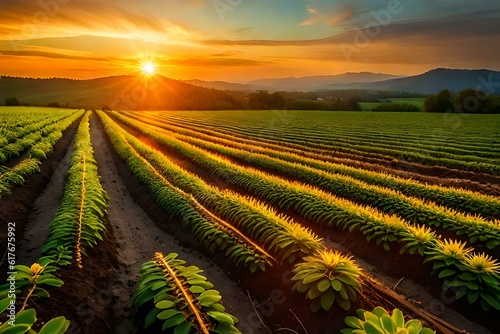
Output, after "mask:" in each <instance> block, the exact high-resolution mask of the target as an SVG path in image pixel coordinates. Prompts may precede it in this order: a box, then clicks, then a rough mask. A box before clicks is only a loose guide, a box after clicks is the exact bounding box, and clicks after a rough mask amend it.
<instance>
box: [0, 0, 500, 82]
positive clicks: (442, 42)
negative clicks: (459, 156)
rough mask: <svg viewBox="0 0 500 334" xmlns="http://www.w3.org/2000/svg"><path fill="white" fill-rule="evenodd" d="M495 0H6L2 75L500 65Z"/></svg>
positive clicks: (228, 74) (232, 75)
mask: <svg viewBox="0 0 500 334" xmlns="http://www.w3.org/2000/svg"><path fill="white" fill-rule="evenodd" d="M499 52H500V2H499V1H496V0H495V1H493V0H485V1H482V2H480V3H479V2H472V1H467V0H455V1H449V0H441V1H431V0H421V1H419V2H418V3H417V2H412V1H411V0H401V1H398V0H388V1H380V0H374V1H367V0H351V1H344V0H333V1H332V0H329V1H327V0H312V1H297V0H293V1H292V0H273V1H268V0H252V1H250V0H239V1H235V0H232V1H229V0H206V1H205V0H190V1H180V0H178V1H177V0H161V1H160V0H144V1H135V0H122V1H120V2H116V1H111V0H78V1H70V0H41V1H32V0H2V1H1V2H0V74H1V75H12V76H30V77H70V78H95V77H102V76H108V75H119V74H130V73H134V72H137V71H139V70H140V63H141V62H142V61H144V60H145V59H150V60H152V61H154V62H155V63H156V64H157V68H158V71H159V72H160V73H161V74H162V75H165V76H168V77H172V78H175V79H203V80H226V81H238V82H244V81H249V80H253V79H259V78H268V77H288V76H307V75H326V74H339V73H344V72H360V71H370V72H377V73H389V74H396V75H410V74H419V73H422V72H425V71H427V70H430V69H433V68H436V67H448V68H471V69H472V68H489V69H493V70H500V62H499V61H498V54H499Z"/></svg>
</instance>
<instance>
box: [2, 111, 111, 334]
mask: <svg viewBox="0 0 500 334" xmlns="http://www.w3.org/2000/svg"><path fill="white" fill-rule="evenodd" d="M90 114H91V112H87V113H85V115H84V116H83V118H82V120H81V122H80V125H79V127H78V131H77V133H76V136H75V144H74V151H73V154H72V156H71V160H70V167H69V169H68V171H67V173H66V184H65V189H64V194H63V198H62V200H61V203H60V206H59V209H58V211H57V213H56V215H55V217H54V219H53V220H52V222H51V223H50V225H49V229H50V234H49V237H48V239H47V240H46V242H45V244H44V246H43V248H42V255H43V256H42V257H41V258H40V259H39V260H38V261H37V262H36V263H34V264H33V265H31V267H27V266H24V265H17V266H16V267H15V273H13V274H12V275H13V279H14V282H15V288H16V291H15V295H16V299H17V298H19V299H24V300H23V303H22V305H21V307H20V309H19V311H18V312H17V314H16V316H15V319H16V321H15V324H14V325H12V324H10V323H9V322H6V323H4V324H3V325H2V326H1V327H0V331H1V330H2V329H3V330H5V333H21V334H22V333H36V332H35V331H34V330H33V329H32V327H33V326H35V323H36V321H37V319H36V310H35V309H34V308H27V306H28V302H29V301H30V300H31V299H33V298H49V297H50V294H49V292H48V291H47V290H46V289H47V288H48V287H51V288H54V287H56V288H57V287H61V286H62V285H63V284H64V282H63V281H62V280H61V279H60V278H58V277H57V276H56V275H55V272H56V271H58V270H59V269H60V268H61V267H64V266H69V265H72V264H76V266H77V267H78V268H80V269H82V268H83V264H82V254H85V253H86V250H87V249H88V248H89V247H90V248H91V247H94V246H95V245H96V244H97V242H98V240H103V232H104V231H105V225H104V216H105V214H106V211H107V208H108V197H107V194H106V192H105V191H104V189H103V188H102V186H101V184H100V179H99V175H98V173H97V163H96V161H95V160H94V157H93V149H92V144H91V142H90V128H89V116H90ZM9 289H10V284H7V285H4V286H1V287H0V299H2V298H4V299H2V300H1V301H0V303H1V304H2V305H3V303H4V302H5V303H9V304H10V303H12V301H11V297H9V296H8V295H6V292H8V291H9ZM14 302H15V300H14ZM35 305H36V303H35ZM0 309H1V307H0ZM2 311H3V310H2ZM68 328H69V321H68V320H67V319H66V318H65V317H64V316H60V317H57V318H54V319H51V320H50V321H48V322H47V323H46V324H45V325H44V326H43V328H42V329H41V330H40V332H39V334H53V333H65V332H66V331H67V330H68ZM1 332H2V333H3V331H1Z"/></svg>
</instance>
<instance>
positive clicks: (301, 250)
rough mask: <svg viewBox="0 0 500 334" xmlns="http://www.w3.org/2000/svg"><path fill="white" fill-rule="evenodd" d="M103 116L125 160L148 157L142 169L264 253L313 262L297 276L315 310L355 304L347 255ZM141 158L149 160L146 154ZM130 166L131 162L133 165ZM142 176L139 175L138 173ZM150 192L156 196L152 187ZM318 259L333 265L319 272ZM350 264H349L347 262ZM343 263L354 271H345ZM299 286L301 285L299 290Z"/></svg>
mask: <svg viewBox="0 0 500 334" xmlns="http://www.w3.org/2000/svg"><path fill="white" fill-rule="evenodd" d="M100 116H101V117H102V120H103V123H104V124H105V127H106V128H107V129H108V135H109V136H110V138H111V139H112V143H114V146H115V149H117V152H119V155H123V156H125V157H128V158H126V159H127V160H128V159H130V157H134V156H137V155H140V156H143V157H147V160H148V161H147V162H146V161H144V162H145V163H144V164H143V167H149V168H148V169H150V170H153V169H155V167H156V168H157V169H156V172H155V174H159V171H161V173H163V174H164V175H165V176H167V177H168V178H169V180H168V181H164V182H163V183H164V187H165V186H166V187H168V188H169V189H176V188H177V187H180V188H183V189H182V190H179V191H178V192H179V193H180V192H183V191H186V192H189V193H191V194H192V201H193V202H194V203H192V204H194V207H195V208H202V207H204V206H206V207H207V208H208V209H206V211H207V213H209V216H210V217H214V218H217V217H219V216H220V217H221V218H222V219H224V220H228V221H230V222H231V223H230V224H231V225H232V226H234V228H238V230H239V231H241V233H242V234H244V235H248V237H250V238H252V240H254V241H255V243H256V244H257V245H260V246H261V247H262V248H264V249H265V251H266V252H270V253H272V254H273V256H274V257H276V258H277V259H278V260H280V262H285V263H287V264H291V263H296V266H297V267H299V266H304V267H308V266H310V267H311V268H312V269H311V270H312V272H311V277H309V276H307V275H306V276H301V275H296V276H295V277H294V280H296V281H298V282H303V284H302V285H301V283H297V289H298V290H299V291H300V292H304V293H307V298H309V299H311V300H313V303H312V306H311V308H312V309H313V311H317V310H318V309H319V308H323V309H325V310H328V309H329V308H330V307H332V305H333V303H334V301H336V303H337V304H338V305H339V306H340V307H342V308H344V309H349V308H350V306H351V302H352V301H355V300H356V298H357V293H358V292H359V288H360V284H359V282H358V279H359V268H358V267H357V266H356V265H355V264H354V262H352V261H351V260H350V259H349V258H348V257H346V256H344V255H342V254H340V253H334V254H333V253H331V251H329V250H325V247H324V246H323V245H322V244H321V243H320V241H319V239H317V238H316V237H315V236H314V235H312V234H311V233H310V232H309V231H307V230H305V229H304V228H303V227H301V226H300V225H298V224H294V223H291V222H289V221H288V219H286V218H285V217H283V216H278V215H276V213H275V212H274V211H272V210H269V208H267V207H266V206H265V205H262V204H260V203H258V202H256V201H255V200H252V199H250V198H248V197H242V196H239V195H236V194H234V193H231V192H227V191H224V192H219V191H218V190H217V189H215V188H213V187H211V186H209V185H207V184H205V183H204V182H203V181H201V180H200V179H199V178H196V177H194V176H192V175H190V174H189V173H186V172H185V171H183V170H182V169H181V168H179V167H178V166H176V165H175V164H173V163H172V162H170V161H169V160H168V159H166V158H165V157H164V156H163V155H162V154H161V153H160V152H158V151H155V150H153V149H151V148H149V147H148V146H147V145H145V144H143V143H141V142H140V141H139V140H137V139H135V138H134V137H133V136H132V135H130V134H128V133H127V132H125V131H124V130H123V129H120V128H119V127H118V126H117V125H116V124H114V125H113V124H112V123H111V122H112V121H111V120H110V119H109V118H108V117H107V116H105V115H104V114H101V115H100ZM120 137H121V142H122V143H125V141H128V142H129V145H128V146H133V148H134V150H137V151H136V152H134V151H132V150H129V151H128V152H126V154H120V151H122V150H121V149H120V148H119V146H118V145H116V143H117V140H118V141H120ZM125 138H126V139H125ZM131 153H132V154H131ZM143 160H146V159H144V158H143ZM149 161H150V162H149ZM153 165H154V166H153ZM130 166H131V164H129V167H130ZM143 169H145V168H143ZM133 170H136V169H133ZM136 171H137V170H136ZM136 175H137V173H136ZM159 178H160V179H161V178H162V177H159ZM139 179H141V177H140V176H139ZM150 191H151V193H152V194H153V196H154V194H155V192H154V190H150ZM170 198H172V197H170ZM157 201H158V199H157ZM158 202H159V203H160V205H161V204H162V203H163V201H161V200H160V201H158ZM163 207H164V208H165V209H166V210H167V212H168V209H169V208H168V206H165V205H164V206H163ZM204 211H205V210H204ZM188 212H189V211H188ZM211 212H213V213H211ZM332 258H334V259H336V261H331V260H330V259H332ZM325 261H326V262H325ZM318 262H319V263H322V264H323V265H324V266H326V268H329V269H328V270H326V271H325V270H322V271H318ZM347 264H350V265H349V266H347ZM254 266H255V265H254ZM341 267H346V268H347V267H349V268H351V269H350V270H347V269H346V271H342V269H341ZM330 270H332V271H335V270H338V271H339V274H338V275H340V276H341V278H340V280H338V279H337V278H336V277H337V275H334V274H329V272H330ZM344 276H345V278H344ZM313 278H314V279H313ZM304 281H305V282H304ZM327 281H328V282H329V284H330V285H331V289H330V288H328V287H326V286H323V285H324V284H326V282H327ZM320 283H321V284H322V285H321V287H322V289H321V290H318V289H317V285H318V284H320ZM299 287H302V288H300V289H299ZM311 289H312V290H311Z"/></svg>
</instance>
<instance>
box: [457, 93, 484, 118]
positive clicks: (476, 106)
mask: <svg viewBox="0 0 500 334" xmlns="http://www.w3.org/2000/svg"><path fill="white" fill-rule="evenodd" d="M490 104H491V99H490V97H489V96H488V95H486V94H485V93H484V92H483V91H480V90H477V89H464V90H462V91H460V92H459V93H458V94H457V96H456V97H455V112H463V113H474V114H484V113H488V111H489V110H490Z"/></svg>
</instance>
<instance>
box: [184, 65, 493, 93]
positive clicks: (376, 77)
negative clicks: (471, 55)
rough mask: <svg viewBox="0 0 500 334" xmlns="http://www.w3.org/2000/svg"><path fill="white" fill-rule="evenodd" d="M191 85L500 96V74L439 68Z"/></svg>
mask: <svg viewBox="0 0 500 334" xmlns="http://www.w3.org/2000/svg"><path fill="white" fill-rule="evenodd" d="M185 82H187V83H190V84H193V85H197V86H201V87H207V88H216V89H223V90H239V91H252V90H269V91H316V90H341V89H371V90H388V91H404V92H415V93H422V94H435V93H437V92H439V91H440V90H443V89H449V90H451V91H454V92H458V91H460V90H463V89H467V88H478V89H480V90H484V91H486V92H488V93H491V94H499V93H500V72H496V71H491V70H486V69H482V70H462V69H446V68H437V69H434V70H431V71H428V72H425V73H423V74H419V75H414V76H408V77H401V76H395V75H389V74H380V73H370V72H360V73H343V74H339V75H324V76H307V77H300V78H296V77H288V78H273V79H261V80H254V81H250V82H246V83H229V82H223V81H215V82H210V81H201V80H190V81H185Z"/></svg>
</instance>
